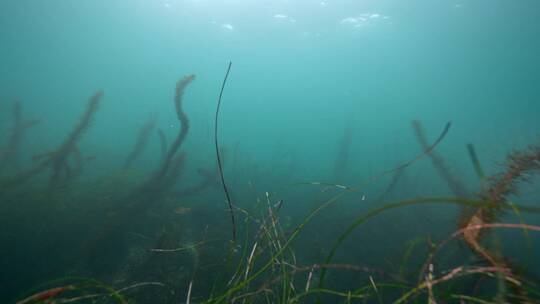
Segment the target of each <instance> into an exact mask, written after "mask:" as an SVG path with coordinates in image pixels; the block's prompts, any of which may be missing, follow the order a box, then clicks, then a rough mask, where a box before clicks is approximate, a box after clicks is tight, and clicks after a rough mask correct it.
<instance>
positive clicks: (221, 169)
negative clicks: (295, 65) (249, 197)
mask: <svg viewBox="0 0 540 304" xmlns="http://www.w3.org/2000/svg"><path fill="white" fill-rule="evenodd" d="M231 65H232V62H230V61H229V66H228V67H227V73H225V78H224V79H223V83H222V84H221V90H220V92H219V98H218V103H217V108H216V116H215V120H214V144H215V146H216V157H217V162H218V169H219V176H220V178H221V184H222V185H223V192H225V197H226V198H227V204H228V205H229V213H230V214H231V222H232V240H233V242H234V243H236V220H235V219H234V210H233V205H232V202H231V196H230V195H229V190H227V184H226V183H225V178H224V177H223V168H222V166H221V157H220V155H219V146H218V119H219V109H220V107H221V97H222V96H223V90H224V89H225V84H226V83H227V78H228V77H229V72H230V71H231Z"/></svg>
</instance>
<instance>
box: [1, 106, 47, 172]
mask: <svg viewBox="0 0 540 304" xmlns="http://www.w3.org/2000/svg"><path fill="white" fill-rule="evenodd" d="M12 114H13V127H12V129H11V134H10V136H9V140H8V143H7V145H6V147H5V148H3V149H2V150H0V172H1V171H2V170H3V168H4V167H7V166H10V167H15V168H17V167H18V158H19V154H20V148H21V142H22V140H23V138H24V135H25V133H26V130H27V129H29V128H31V127H33V126H35V125H37V124H39V122H40V121H39V119H33V120H29V121H24V120H23V116H22V105H21V103H20V102H19V101H15V102H14V103H13V111H12Z"/></svg>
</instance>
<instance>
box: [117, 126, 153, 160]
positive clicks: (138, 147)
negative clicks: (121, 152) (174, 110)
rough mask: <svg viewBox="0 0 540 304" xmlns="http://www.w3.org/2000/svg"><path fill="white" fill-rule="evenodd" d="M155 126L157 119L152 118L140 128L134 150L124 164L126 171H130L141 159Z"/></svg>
mask: <svg viewBox="0 0 540 304" xmlns="http://www.w3.org/2000/svg"><path fill="white" fill-rule="evenodd" d="M155 126H156V119H155V117H152V118H150V120H149V121H148V122H146V123H145V124H144V125H143V126H142V127H141V128H140V130H139V134H138V136H137V141H136V142H135V145H134V146H133V149H132V150H131V152H130V153H129V155H128V157H127V158H126V161H125V163H124V166H123V169H124V170H127V169H129V168H130V167H131V166H132V164H133V162H134V161H136V160H137V159H138V158H139V156H140V155H141V153H142V152H143V151H144V149H145V148H146V147H147V146H148V140H149V139H150V136H151V135H152V131H154V128H155Z"/></svg>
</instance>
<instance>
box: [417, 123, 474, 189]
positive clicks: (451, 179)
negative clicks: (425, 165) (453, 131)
mask: <svg viewBox="0 0 540 304" xmlns="http://www.w3.org/2000/svg"><path fill="white" fill-rule="evenodd" d="M412 126H413V129H414V132H415V134H416V138H417V139H418V142H419V143H420V145H421V146H422V149H423V150H424V151H425V152H426V153H427V154H428V155H429V157H430V158H431V162H432V163H433V167H435V169H436V170H437V172H438V173H439V175H440V176H441V177H442V179H443V180H444V181H446V183H447V184H448V187H450V190H452V192H453V193H454V194H455V195H457V196H461V197H467V196H468V191H467V190H466V189H465V187H464V186H463V185H462V184H461V182H460V181H459V180H458V179H457V178H456V177H455V176H454V175H453V174H452V173H451V172H450V170H449V169H448V166H446V164H445V162H444V159H443V158H442V157H441V156H440V155H438V154H437V153H435V152H434V151H432V150H430V148H429V145H428V141H427V139H426V135H425V133H424V130H423V128H422V124H421V123H420V121H418V120H415V121H413V122H412Z"/></svg>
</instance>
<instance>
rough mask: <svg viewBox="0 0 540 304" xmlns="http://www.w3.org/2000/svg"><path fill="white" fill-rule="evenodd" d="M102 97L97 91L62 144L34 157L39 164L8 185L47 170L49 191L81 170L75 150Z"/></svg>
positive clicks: (18, 183)
mask: <svg viewBox="0 0 540 304" xmlns="http://www.w3.org/2000/svg"><path fill="white" fill-rule="evenodd" d="M102 97H103V92H102V91H98V92H96V93H95V94H94V95H92V97H90V100H89V101H88V104H87V107H86V111H85V112H84V114H83V116H82V117H81V119H80V120H79V122H78V123H77V124H76V125H75V127H74V128H73V130H71V133H70V134H69V135H68V137H67V138H66V139H65V140H64V142H63V143H62V144H61V145H60V146H59V147H58V148H57V149H56V150H55V151H53V152H48V153H44V154H40V155H37V156H35V157H34V159H35V160H37V161H39V163H38V164H37V165H35V166H34V167H33V168H31V169H28V170H26V171H24V172H22V173H20V174H19V175H18V176H16V177H15V178H14V179H13V180H12V181H11V182H10V185H13V186H15V185H20V184H22V183H23V182H25V181H27V180H28V179H30V178H32V177H34V176H36V175H38V174H39V173H41V172H43V171H44V170H46V169H48V168H50V169H51V170H52V173H51V175H50V178H49V188H50V189H54V188H55V187H56V186H57V185H59V184H60V183H66V182H67V181H69V180H70V179H72V178H73V177H74V176H75V175H77V174H76V173H77V172H80V170H81V169H82V161H83V158H82V156H81V154H80V151H79V149H78V148H77V143H78V141H79V140H80V139H81V138H82V136H83V135H84V133H85V132H86V131H87V129H88V128H89V126H90V124H91V122H92V119H93V117H94V114H95V113H96V111H97V110H98V108H99V104H100V101H101V99H102ZM71 157H73V159H74V162H75V164H74V166H73V164H70V158H71Z"/></svg>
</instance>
